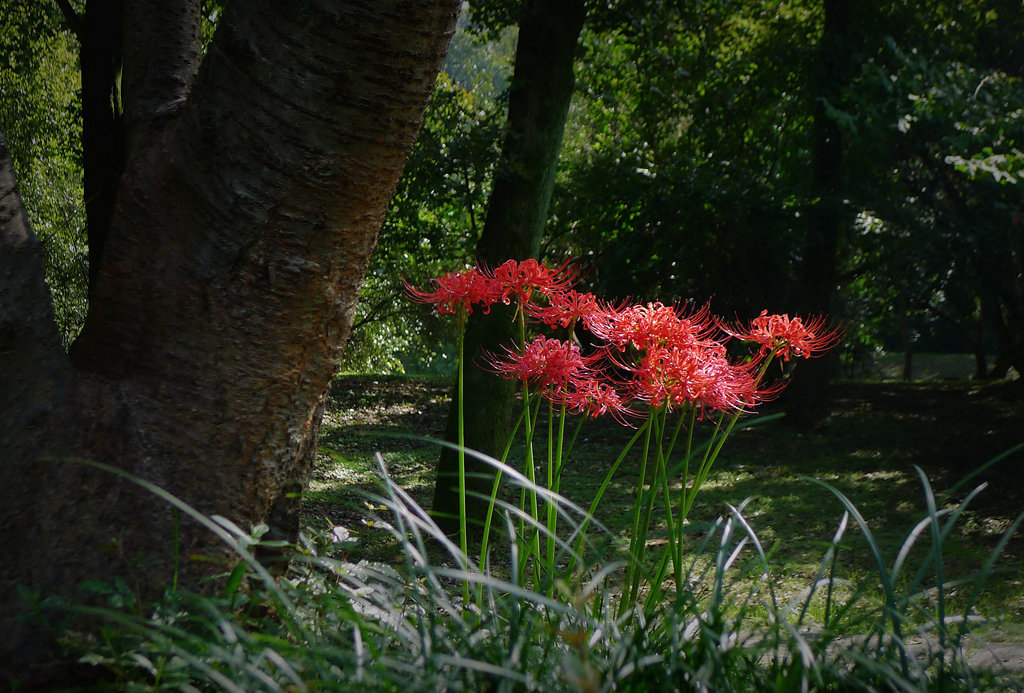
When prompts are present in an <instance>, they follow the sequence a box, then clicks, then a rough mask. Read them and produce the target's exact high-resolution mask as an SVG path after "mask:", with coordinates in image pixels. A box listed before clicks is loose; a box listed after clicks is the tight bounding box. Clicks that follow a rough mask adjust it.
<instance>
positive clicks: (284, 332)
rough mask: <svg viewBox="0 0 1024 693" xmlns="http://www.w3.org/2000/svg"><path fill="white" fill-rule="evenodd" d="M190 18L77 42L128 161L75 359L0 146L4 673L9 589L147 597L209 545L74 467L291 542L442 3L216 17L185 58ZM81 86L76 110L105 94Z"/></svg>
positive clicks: (434, 50) (10, 626) (163, 511)
mask: <svg viewBox="0 0 1024 693" xmlns="http://www.w3.org/2000/svg"><path fill="white" fill-rule="evenodd" d="M94 8H96V10H97V12H98V13H100V14H101V15H102V16H104V17H105V16H107V15H106V10H107V9H109V5H107V6H104V5H103V4H102V3H100V4H96V3H90V4H89V6H88V8H87V10H86V16H85V17H84V18H83V20H82V23H83V24H84V25H85V26H89V25H90V23H91V22H93V21H94V20H95V19H97V17H95V16H93V17H90V16H89V14H90V12H92V11H93V10H94ZM198 8H199V5H198V3H197V2H188V1H186V0H179V1H178V2H170V3H169V2H166V0H161V2H156V3H146V2H143V3H134V4H133V5H132V7H131V8H127V7H126V8H124V14H123V15H122V16H120V18H117V17H115V20H117V21H119V23H120V25H121V26H123V27H124V31H123V33H122V34H121V35H120V36H119V37H115V39H111V38H110V34H109V33H108V34H103V36H104V38H102V39H96V38H95V37H96V36H97V34H93V33H90V31H89V30H86V31H85V33H83V39H84V40H86V41H90V40H100V41H106V40H119V41H120V42H121V45H120V46H117V45H107V46H103V47H102V48H103V52H104V53H105V54H106V55H108V56H111V55H112V56H122V57H123V60H124V61H125V63H124V70H123V73H122V79H121V83H120V84H121V88H120V90H119V91H118V94H119V96H120V105H121V109H122V111H121V112H122V113H123V114H124V120H123V143H124V152H125V157H126V158H125V165H124V166H123V175H122V176H120V177H118V176H116V175H110V176H107V177H105V178H104V179H103V181H104V182H102V183H101V184H100V185H101V187H102V186H104V185H113V186H115V188H116V190H115V191H114V192H115V194H114V195H113V200H114V203H113V208H112V210H111V212H110V215H109V220H104V217H103V216H102V215H100V216H93V215H92V214H90V215H89V246H90V250H99V251H100V258H99V261H98V262H93V267H94V269H93V276H94V282H93V284H92V287H91V292H90V303H89V313H88V316H87V318H86V320H85V324H84V327H83V330H82V332H81V334H80V335H79V337H78V338H77V340H76V341H75V343H74V345H73V348H72V350H71V355H70V357H69V356H68V355H67V353H66V352H65V351H64V349H63V347H62V345H61V342H60V336H59V333H58V331H57V328H56V325H55V322H54V319H53V311H52V307H51V305H50V301H49V292H48V290H47V288H46V285H45V283H44V277H43V272H42V258H41V249H40V245H39V242H38V241H37V240H36V238H35V236H34V235H33V234H32V233H31V231H30V229H29V224H28V220H27V218H26V216H25V214H24V211H23V208H22V205H21V201H20V197H19V195H18V193H17V187H16V184H15V181H14V176H13V171H12V169H11V166H10V159H9V156H8V153H7V149H6V146H5V147H3V149H2V151H0V163H2V166H0V204H2V208H3V210H2V211H3V213H2V214H0V221H2V224H0V325H2V326H3V328H2V330H0V374H2V375H0V416H2V419H0V420H2V421H3V422H4V423H3V427H2V429H0V449H2V450H3V451H4V459H3V464H2V466H0V488H2V490H0V494H2V495H0V508H2V511H0V530H2V533H3V535H4V537H5V539H4V559H5V560H4V568H3V575H2V592H3V595H4V596H3V600H4V604H3V608H2V609H0V613H2V618H3V622H2V623H0V628H2V630H3V631H4V633H5V634H8V637H6V638H5V641H4V643H3V657H2V661H3V662H4V664H5V665H7V666H11V665H13V664H14V663H15V662H18V663H19V664H18V666H23V662H26V661H32V660H34V659H37V658H38V657H40V656H41V653H40V652H39V651H38V650H37V649H36V648H38V646H39V643H38V641H36V640H34V639H33V638H31V637H19V636H24V631H23V630H22V629H21V628H22V625H23V624H21V622H20V621H15V620H14V615H15V613H16V611H17V610H18V604H17V601H18V594H19V593H18V590H16V589H15V586H16V585H18V584H22V585H27V586H30V587H31V588H34V589H38V590H41V591H42V592H43V593H45V594H53V593H63V594H68V593H69V592H70V590H71V589H72V587H73V585H74V584H75V583H76V582H77V581H78V580H80V579H81V578H83V577H85V576H93V577H110V576H112V575H115V574H120V575H124V576H129V577H132V578H133V579H134V580H136V583H135V584H136V585H137V586H138V587H139V588H140V589H142V590H143V591H147V590H151V589H154V588H156V587H157V586H159V585H161V584H164V583H166V582H170V581H171V579H172V578H176V579H178V580H180V581H181V582H182V583H183V584H184V583H191V582H192V581H193V580H194V579H195V578H197V577H198V576H199V575H200V574H202V573H204V572H207V571H208V570H209V565H208V564H206V567H205V568H203V567H202V566H203V564H201V563H195V562H191V561H187V560H184V557H187V556H190V555H193V554H204V553H206V554H208V553H210V552H211V551H214V550H215V549H214V547H212V546H210V545H209V541H210V540H209V539H207V538H205V537H204V536H203V533H202V532H200V531H198V530H196V529H194V528H192V527H190V526H188V525H182V526H180V527H178V526H177V525H176V522H175V518H174V516H173V514H172V513H171V512H170V510H169V509H167V508H165V507H162V506H161V505H160V504H159V503H154V502H153V501H152V498H151V497H150V496H149V495H148V494H147V493H146V492H145V491H142V490H141V489H138V488H136V487H134V486H132V485H131V484H125V483H121V482H119V481H117V480H116V479H115V478H113V477H112V476H111V475H110V474H107V473H105V472H101V471H99V470H97V469H94V468H92V467H89V466H86V465H82V464H77V463H75V462H72V461H70V460H71V459H72V458H78V459H87V460H94V461H99V462H106V463H109V464H113V465H116V466H118V467H120V468H122V469H125V470H127V471H130V472H133V473H136V474H138V475H140V476H142V477H144V478H146V479H148V480H150V481H151V482H153V483H156V484H158V485H160V486H162V487H164V488H166V489H167V490H169V491H171V492H172V493H175V494H177V495H178V496H180V497H182V498H183V499H185V500H186V501H188V502H190V503H192V504H193V505H195V506H196V507H198V508H199V509H201V510H202V511H203V512H206V513H208V514H212V513H215V514H220V515H223V516H225V517H228V518H231V519H232V520H233V521H235V522H236V523H237V524H239V525H240V526H242V527H249V526H252V525H254V524H258V523H263V522H265V523H268V524H270V525H271V526H272V527H274V528H275V529H276V530H279V531H281V532H284V533H288V532H290V531H294V529H295V522H296V521H297V515H296V509H297V504H298V498H297V493H298V492H299V491H301V489H302V488H303V486H304V484H305V482H306V481H307V480H308V475H309V472H310V468H311V465H312V461H313V457H314V452H315V449H316V437H317V431H318V428H319V418H320V411H321V406H320V402H321V398H322V396H323V394H324V391H325V389H326V387H327V385H328V383H329V380H330V378H331V376H332V374H333V372H334V369H335V364H336V360H337V356H338V353H339V351H340V350H341V348H342V347H343V345H344V342H345V338H346V336H347V334H348V330H349V326H350V325H351V321H352V315H353V310H354V307H355V302H356V297H357V292H358V288H359V283H360V280H361V278H362V275H363V272H364V270H365V267H366V262H367V259H368V256H369V254H370V251H371V250H372V248H373V246H374V242H375V238H376V234H377V231H378V229H379V227H380V223H381V219H382V217H383V214H384V211H385V208H386V204H387V201H388V199H389V198H390V195H391V192H392V190H393V188H394V186H395V184H396V182H397V179H398V176H399V174H400V172H401V169H402V166H403V164H404V162H405V159H406V156H407V155H408V152H409V149H410V147H411V146H412V142H413V139H414V137H415V134H416V131H417V128H418V126H419V122H420V118H421V116H422V111H423V107H424V105H425V104H426V100H427V97H428V95H429V92H430V89H431V87H432V85H433V81H434V76H435V74H436V72H437V69H438V67H439V65H440V62H441V59H442V57H443V55H444V51H445V49H446V47H447V43H448V39H449V38H450V36H451V32H452V30H453V27H454V22H455V18H456V16H457V13H458V3H456V2H450V1H449V2H442V1H435V2H428V1H426V0H423V1H421V2H382V3H374V4H373V5H372V6H363V5H360V4H358V3H345V2H328V1H327V0H324V1H322V2H309V3H302V4H300V5H290V4H282V3H277V2H245V3H232V4H231V5H230V6H229V7H227V9H226V10H225V12H224V14H223V16H222V17H221V18H220V21H219V23H218V27H217V32H216V36H215V37H214V38H213V40H212V42H211V43H210V45H209V48H208V51H207V53H206V55H205V58H204V59H203V60H202V63H201V66H200V64H199V57H200V54H201V42H200V22H199V21H198V13H199V9H198ZM382 26H386V27H387V32H385V33H382V32H381V31H380V30H379V29H380V27H382ZM311 46H315V50H313V49H311ZM92 48H95V49H99V48H100V47H97V46H93V47H92ZM86 67H87V65H86V61H83V68H86ZM82 88H83V102H88V101H89V100H90V99H91V98H92V97H93V96H95V94H90V93H89V92H90V90H92V89H94V88H95V89H100V90H101V91H102V92H103V93H105V94H107V95H110V94H111V93H112V92H111V91H110V88H111V85H110V83H109V82H104V83H101V84H100V85H99V86H96V85H95V83H92V82H86V81H83V87H82ZM86 129H88V127H87V128H86ZM86 137H88V135H86ZM85 160H86V167H87V168H88V166H89V157H88V156H86V157H85ZM94 257H95V256H94ZM171 536H176V537H178V540H179V542H178V544H177V545H176V547H175V549H176V552H175V553H174V554H173V555H167V553H168V552H165V551H163V550H162V547H161V546H160V545H161V544H164V542H165V540H166V538H167V537H171ZM176 556H181V557H182V559H183V560H182V561H181V562H180V563H176V562H175V558H176ZM140 561H141V562H140Z"/></svg>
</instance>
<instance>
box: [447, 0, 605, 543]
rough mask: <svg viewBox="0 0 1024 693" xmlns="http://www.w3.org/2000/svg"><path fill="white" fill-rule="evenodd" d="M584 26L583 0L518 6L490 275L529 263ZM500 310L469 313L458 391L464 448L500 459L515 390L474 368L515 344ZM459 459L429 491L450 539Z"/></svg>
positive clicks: (480, 506) (488, 238)
mask: <svg viewBox="0 0 1024 693" xmlns="http://www.w3.org/2000/svg"><path fill="white" fill-rule="evenodd" d="M584 16H585V9H584V2H583V0H555V1H553V2H540V1H539V0H524V2H523V4H522V10H521V15H520V19H519V42H518V45H517V46H516V63H515V70H514V72H513V76H512V84H511V89H510V92H509V105H508V124H507V129H506V133H505V139H504V142H503V144H502V159H501V163H500V165H499V167H498V170H497V172H496V174H495V179H494V188H493V190H492V192H491V196H490V199H489V200H488V206H487V219H486V221H485V223H484V229H483V233H482V234H481V236H480V241H479V244H478V245H477V256H478V259H479V260H480V262H482V263H485V264H488V265H491V266H497V265H498V264H500V263H502V262H504V261H505V260H508V259H515V260H525V259H527V258H531V257H536V256H537V254H538V253H539V251H540V243H541V239H542V237H543V233H544V224H545V222H546V221H547V215H548V206H549V204H550V202H551V193H552V190H553V189H554V184H555V173H556V170H557V167H558V154H559V151H560V150H561V147H562V134H563V132H564V131H565V121H566V117H567V115H568V112H569V102H570V100H571V98H572V93H573V89H574V86H575V77H574V74H573V62H574V60H575V56H576V44H577V41H578V40H579V34H580V31H581V30H582V28H583V20H584ZM511 318H512V314H511V312H510V311H508V310H492V311H491V312H490V313H489V314H484V313H474V314H473V315H471V316H470V318H469V320H468V325H467V330H466V346H465V357H466V363H467V368H466V376H465V387H464V398H465V404H464V406H463V411H464V413H465V419H464V421H465V444H466V447H468V448H470V449H472V450H477V451H480V452H483V453H486V454H488V455H491V456H495V457H497V456H500V454H501V451H502V449H503V448H504V445H505V443H506V441H507V440H508V436H509V433H510V427H511V421H512V406H513V404H512V402H513V395H514V393H515V387H514V383H511V382H509V381H506V380H502V379H500V378H497V377H496V376H494V375H492V374H490V373H488V372H486V371H485V370H483V369H481V368H480V367H479V364H480V363H482V361H483V359H484V357H485V355H486V353H487V352H492V353H494V352H498V351H499V350H500V348H501V346H502V345H508V344H510V343H511V341H512V339H513V335H514V330H513V324H512V320H511ZM457 412H458V402H457V394H456V396H453V397H452V406H451V409H450V410H449V413H448V424H447V430H446V433H445V437H446V439H447V440H450V441H453V442H454V441H457V440H458V418H457ZM474 462H475V461H474V460H473V459H472V458H467V462H466V473H467V475H468V478H467V486H468V488H469V489H470V491H471V492H474V493H477V494H481V495H483V496H485V497H486V496H487V495H489V494H490V492H491V486H492V479H493V474H492V473H491V467H489V466H487V465H484V464H480V463H479V462H476V463H474ZM457 478H458V453H457V452H455V451H454V450H450V449H447V448H445V449H443V450H442V452H441V457H440V460H439V462H438V468H437V482H436V485H435V488H434V504H433V507H434V509H435V514H436V516H437V518H438V521H439V523H440V524H441V526H442V527H443V528H444V529H445V530H446V531H448V532H449V533H452V534H454V533H456V532H457V531H458V522H457V518H453V517H452V516H451V513H450V512H444V510H443V509H449V508H450V509H456V508H458V507H459V504H458V490H457V485H456V484H455V482H456V480H457ZM467 504H468V512H467V514H468V515H469V517H470V518H473V519H476V520H479V519H482V517H483V515H484V510H485V508H486V503H485V502H484V501H483V500H481V499H479V498H477V499H474V498H470V499H468V500H467Z"/></svg>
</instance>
